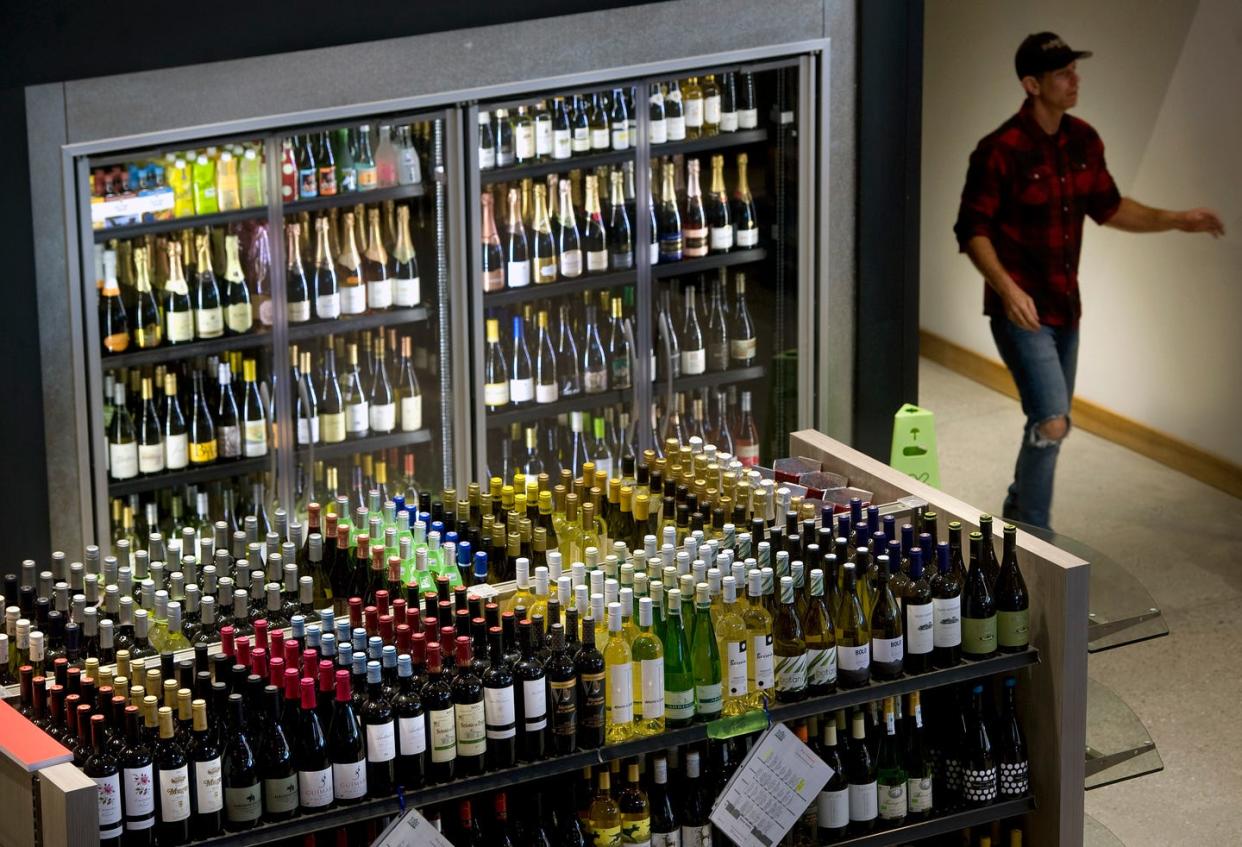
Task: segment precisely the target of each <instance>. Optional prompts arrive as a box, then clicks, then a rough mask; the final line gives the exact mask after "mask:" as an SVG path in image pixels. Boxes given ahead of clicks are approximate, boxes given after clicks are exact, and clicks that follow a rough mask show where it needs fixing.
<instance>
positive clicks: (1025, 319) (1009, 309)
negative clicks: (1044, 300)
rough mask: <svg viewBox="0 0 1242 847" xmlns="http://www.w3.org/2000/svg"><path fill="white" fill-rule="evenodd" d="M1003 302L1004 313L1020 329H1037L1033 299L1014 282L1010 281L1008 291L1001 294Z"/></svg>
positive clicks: (1037, 323)
mask: <svg viewBox="0 0 1242 847" xmlns="http://www.w3.org/2000/svg"><path fill="white" fill-rule="evenodd" d="M1001 299H1002V300H1003V301H1004V302H1005V315H1006V316H1007V317H1008V318H1009V320H1011V321H1013V322H1014V323H1015V324H1017V325H1018V326H1020V327H1021V328H1022V329H1026V330H1030V331H1031V332H1038V331H1039V310H1038V309H1036V308H1035V301H1034V300H1032V299H1031V295H1029V294H1027V293H1026V292H1025V291H1023V290H1022V289H1021V288H1019V287H1018V286H1017V284H1016V283H1013V282H1011V283H1010V287H1009V289H1008V291H1006V292H1005V293H1004V294H1002V295H1001Z"/></svg>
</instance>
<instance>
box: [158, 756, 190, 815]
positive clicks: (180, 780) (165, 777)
mask: <svg viewBox="0 0 1242 847" xmlns="http://www.w3.org/2000/svg"><path fill="white" fill-rule="evenodd" d="M158 776H159V784H160V820H163V821H183V820H185V819H186V818H188V817H189V816H190V770H189V768H188V767H186V766H185V765H182V766H181V767H179V768H171V769H169V770H161V771H159V772H158Z"/></svg>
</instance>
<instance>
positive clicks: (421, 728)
mask: <svg viewBox="0 0 1242 847" xmlns="http://www.w3.org/2000/svg"><path fill="white" fill-rule="evenodd" d="M416 637H417V636H416ZM423 643H424V642H421V641H420V642H418V644H419V648H421V646H422V644H423ZM416 649H418V648H416ZM392 710H393V715H394V716H395V718H396V723H397V782H398V783H399V784H401V785H403V786H405V787H406V788H410V787H417V786H420V785H422V784H423V779H424V777H425V775H426V770H427V762H426V758H427V729H426V715H425V712H424V711H423V703H422V698H421V697H420V696H419V691H418V688H417V684H416V680H415V677H414V659H413V657H412V656H411V655H410V654H408V653H402V654H401V655H399V656H397V693H396V694H395V695H394V696H393V698H392Z"/></svg>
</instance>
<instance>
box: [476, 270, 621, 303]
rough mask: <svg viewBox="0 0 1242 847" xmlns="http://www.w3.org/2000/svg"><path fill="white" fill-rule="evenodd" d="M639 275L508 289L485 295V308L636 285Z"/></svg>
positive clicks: (603, 276)
mask: <svg viewBox="0 0 1242 847" xmlns="http://www.w3.org/2000/svg"><path fill="white" fill-rule="evenodd" d="M637 281H638V275H637V273H636V272H635V271H633V270H628V271H609V272H608V273H600V274H592V275H590V276H581V277H579V278H577V279H565V280H561V281H560V282H552V283H548V284H546V285H526V286H523V287H521V288H506V289H505V290H504V291H493V292H491V293H490V294H484V295H483V308H484V309H488V308H491V307H493V306H514V305H517V304H519V303H528V302H530V301H531V300H543V299H544V298H547V297H564V296H566V295H569V294H579V293H581V292H583V291H602V290H603V289H606V288H616V287H617V286H622V285H634V284H635V283H636V282H637Z"/></svg>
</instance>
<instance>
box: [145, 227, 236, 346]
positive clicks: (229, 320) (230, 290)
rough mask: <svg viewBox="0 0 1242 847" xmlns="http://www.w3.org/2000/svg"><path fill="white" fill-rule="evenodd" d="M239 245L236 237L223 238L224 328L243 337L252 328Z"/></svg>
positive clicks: (231, 333) (229, 332) (230, 333)
mask: <svg viewBox="0 0 1242 847" xmlns="http://www.w3.org/2000/svg"><path fill="white" fill-rule="evenodd" d="M240 244H241V240H240V239H239V238H238V237H237V236H236V235H226V236H225V237H224V254H225V266H224V281H225V288H224V326H225V329H226V330H227V331H228V334H229V335H245V334H246V333H247V332H250V330H251V328H252V327H253V326H254V313H253V311H252V310H251V306H250V288H249V287H248V286H247V285H246V277H245V275H244V274H243V273H242V266H241V250H240ZM148 288H149V286H148Z"/></svg>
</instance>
